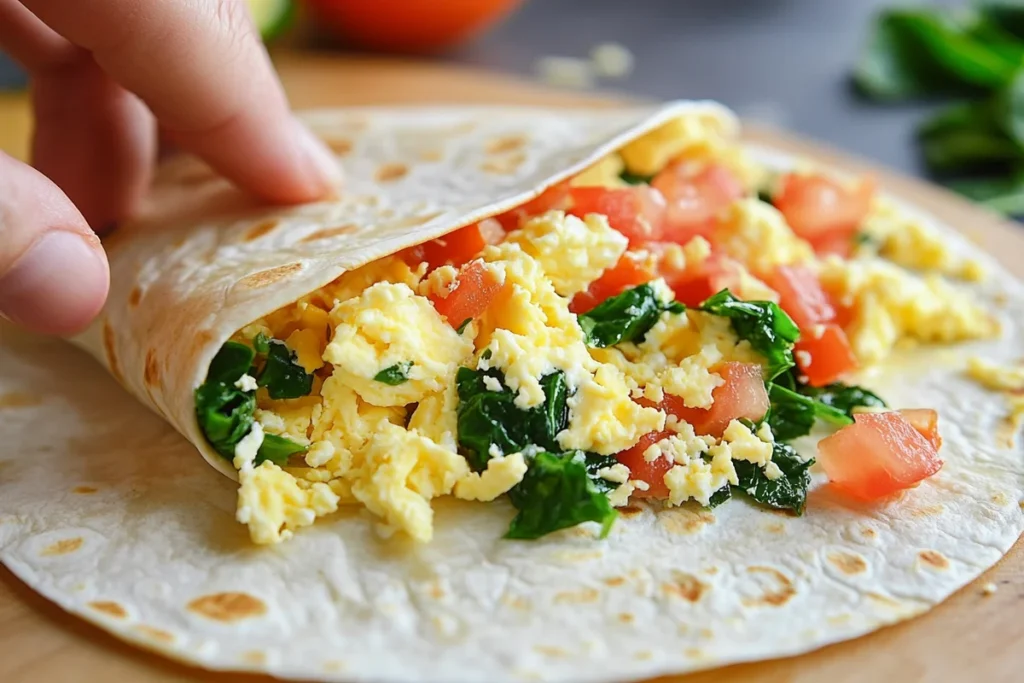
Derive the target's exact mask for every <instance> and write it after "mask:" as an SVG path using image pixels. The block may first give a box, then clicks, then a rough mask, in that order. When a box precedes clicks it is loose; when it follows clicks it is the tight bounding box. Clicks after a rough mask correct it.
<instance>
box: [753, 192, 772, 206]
mask: <svg viewBox="0 0 1024 683" xmlns="http://www.w3.org/2000/svg"><path fill="white" fill-rule="evenodd" d="M757 198H758V199H759V200H761V201H762V202H764V203H765V204H771V203H772V194H771V192H769V191H768V190H766V189H761V190H758V191H757Z"/></svg>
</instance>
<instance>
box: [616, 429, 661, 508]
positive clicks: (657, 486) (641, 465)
mask: <svg viewBox="0 0 1024 683" xmlns="http://www.w3.org/2000/svg"><path fill="white" fill-rule="evenodd" d="M669 436H672V432H651V433H649V434H645V435H644V436H642V437H640V440H639V441H638V442H637V443H636V445H635V446H633V447H631V448H627V449H626V450H624V451H622V452H621V453H616V455H615V458H616V459H617V460H618V461H619V462H621V463H622V464H623V465H625V466H626V467H628V468H629V478H630V479H639V480H640V481H645V482H647V486H648V489H647V490H646V491H641V490H639V489H637V490H636V492H634V493H633V495H634V496H636V497H637V498H668V487H667V486H665V473H666V472H668V471H669V470H670V469H672V466H673V465H674V464H675V463H674V462H672V461H671V460H669V459H668V458H665V457H661V458H657V459H656V460H654V461H653V462H647V461H646V460H644V451H646V450H647V449H648V448H650V447H651V446H653V445H654V444H656V443H658V442H659V441H661V440H662V439H665V438H667V437H669Z"/></svg>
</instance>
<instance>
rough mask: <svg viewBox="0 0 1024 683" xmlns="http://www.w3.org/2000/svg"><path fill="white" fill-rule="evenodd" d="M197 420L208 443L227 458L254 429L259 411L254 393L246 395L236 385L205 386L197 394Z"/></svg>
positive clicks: (207, 383)
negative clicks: (256, 414) (256, 413)
mask: <svg viewBox="0 0 1024 683" xmlns="http://www.w3.org/2000/svg"><path fill="white" fill-rule="evenodd" d="M194 398H195V403H196V420H197V421H198V422H199V428H200V429H201V430H202V431H203V434H204V435H205V436H206V439H207V441H209V442H210V445H211V446H213V448H214V449H215V450H216V451H217V452H218V453H220V454H221V455H223V456H224V457H226V458H232V457H234V454H235V445H236V444H238V442H239V441H241V440H242V437H244V436H245V435H246V434H248V433H249V430H250V429H251V428H252V419H253V418H252V416H253V413H254V412H255V410H256V394H255V392H251V391H250V392H245V391H242V390H241V389H238V388H236V387H235V386H234V384H233V382H232V383H228V382H223V381H212V382H204V383H203V384H202V385H201V386H200V387H199V388H198V389H196V390H195V393H194Z"/></svg>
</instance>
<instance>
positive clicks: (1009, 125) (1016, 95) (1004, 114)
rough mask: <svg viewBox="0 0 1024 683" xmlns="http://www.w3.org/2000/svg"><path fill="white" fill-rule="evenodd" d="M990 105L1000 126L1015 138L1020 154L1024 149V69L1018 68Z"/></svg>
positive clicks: (1011, 137) (1016, 147)
mask: <svg viewBox="0 0 1024 683" xmlns="http://www.w3.org/2000/svg"><path fill="white" fill-rule="evenodd" d="M990 106H991V107H992V109H993V112H994V116H995V119H996V121H997V122H998V124H999V126H1000V127H1001V128H1002V130H1003V132H1005V133H1006V135H1008V136H1009V137H1010V139H1012V140H1013V142H1014V143H1015V149H1016V150H1017V152H1018V155H1020V151H1021V149H1024V69H1020V70H1018V71H1017V73H1016V75H1015V76H1014V77H1013V79H1012V80H1011V81H1010V82H1009V83H1008V84H1007V85H1006V86H1005V87H1004V88H1002V89H1000V90H999V92H998V93H997V94H996V96H995V97H994V98H993V100H992V103H991V105H990Z"/></svg>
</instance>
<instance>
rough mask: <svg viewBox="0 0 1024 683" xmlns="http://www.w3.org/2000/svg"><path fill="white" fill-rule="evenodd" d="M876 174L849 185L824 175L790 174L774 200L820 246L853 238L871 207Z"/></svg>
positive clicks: (803, 234)
mask: <svg viewBox="0 0 1024 683" xmlns="http://www.w3.org/2000/svg"><path fill="white" fill-rule="evenodd" d="M874 195H875V181H874V179H873V178H870V177H866V178H862V179H861V180H860V182H859V183H858V184H857V186H856V187H853V188H850V187H846V186H845V185H842V184H840V183H838V182H836V181H835V180H832V179H831V178H826V177H825V176H821V175H797V174H795V173H791V174H788V175H786V176H784V177H783V179H782V182H781V189H780V190H779V192H778V193H777V194H776V195H775V197H773V199H772V203H773V204H775V206H776V208H778V210H779V211H781V212H782V215H783V216H785V217H786V222H787V223H788V224H789V227H791V228H792V229H793V232H795V233H796V234H797V235H799V236H800V237H803V238H804V239H806V240H810V242H811V243H812V244H816V245H818V246H819V247H821V246H825V245H829V244H835V243H836V241H837V240H840V241H841V240H842V239H844V238H845V239H852V238H853V233H855V232H856V231H857V228H858V227H859V226H860V224H861V221H863V220H864V217H865V216H867V214H868V211H870V210H871V200H872V199H873V198H874Z"/></svg>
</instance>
